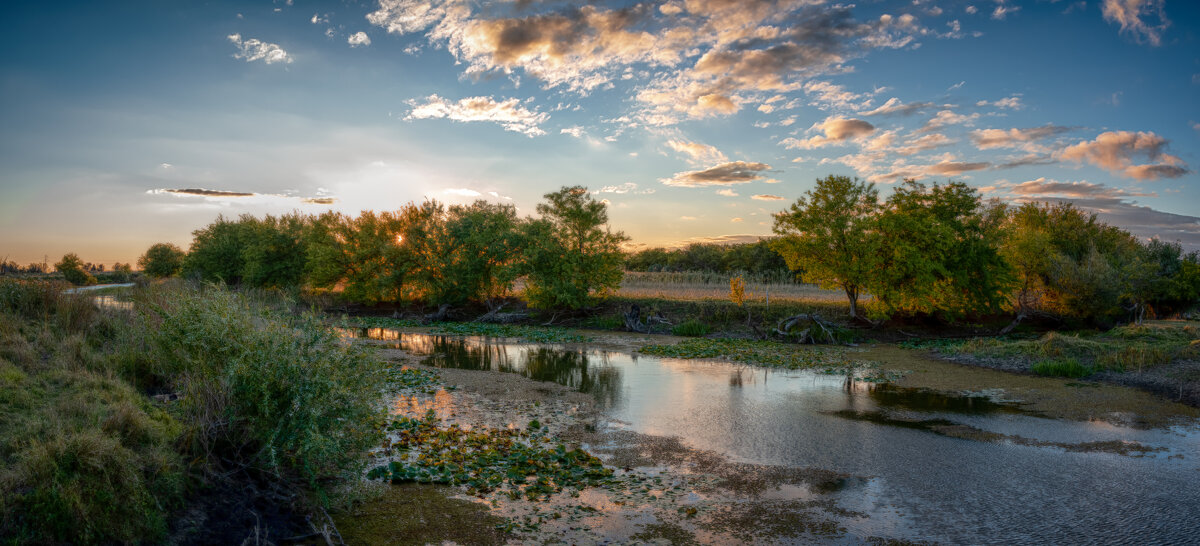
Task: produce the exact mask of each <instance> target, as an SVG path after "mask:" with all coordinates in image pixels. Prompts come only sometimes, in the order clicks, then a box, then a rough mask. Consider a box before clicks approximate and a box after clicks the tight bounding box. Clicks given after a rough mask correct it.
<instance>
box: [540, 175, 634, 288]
mask: <svg viewBox="0 0 1200 546" xmlns="http://www.w3.org/2000/svg"><path fill="white" fill-rule="evenodd" d="M544 198H545V199H546V201H548V202H547V203H540V204H538V207H537V210H538V213H539V214H541V215H542V218H541V219H538V220H531V221H529V222H526V223H525V225H524V226H523V227H524V230H523V233H524V237H525V241H526V246H525V248H524V253H523V254H524V255H523V259H524V262H523V272H524V273H525V274H526V281H525V299H526V300H528V301H529V304H530V305H531V306H533V307H536V308H542V309H547V308H562V307H565V308H569V309H579V308H581V307H584V306H585V305H587V304H588V303H589V302H590V301H592V299H593V298H603V297H605V296H607V295H608V294H609V293H610V292H611V291H612V290H615V289H616V288H617V287H618V286H620V284H621V276H622V268H621V266H622V262H623V255H622V253H621V250H620V244H621V243H623V242H625V241H627V240H628V237H626V236H625V234H624V233H621V232H616V233H613V232H612V231H611V230H609V229H606V228H602V227H601V226H604V225H605V224H606V223H607V222H608V212H607V206H606V205H605V204H604V203H602V202H600V201H596V200H594V199H592V196H591V194H589V193H588V192H587V189H586V188H584V187H583V186H569V187H568V186H564V187H563V188H562V189H560V190H559V191H557V192H553V193H547V194H546V195H545V196H544Z"/></svg>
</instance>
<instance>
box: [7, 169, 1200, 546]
mask: <svg viewBox="0 0 1200 546" xmlns="http://www.w3.org/2000/svg"><path fill="white" fill-rule="evenodd" d="M896 195H897V196H898V197H894V198H892V199H889V200H887V201H885V202H880V201H879V200H878V198H877V195H875V194H874V189H873V187H872V186H870V185H867V184H865V183H862V182H859V181H857V180H850V179H845V178H842V177H828V178H827V179H824V180H820V181H818V187H817V188H816V189H815V190H813V191H811V192H808V193H806V194H805V196H804V197H803V198H801V199H800V200H798V201H797V202H796V203H795V204H794V205H793V206H792V207H791V208H790V209H789V210H788V211H784V212H781V213H780V214H779V215H777V216H776V234H777V237H774V238H771V239H768V240H763V241H760V242H758V243H754V244H749V245H735V246H720V245H692V246H689V247H687V248H684V249H678V250H671V251H669V250H665V249H648V250H643V251H639V252H633V253H626V252H623V251H622V250H621V247H620V245H621V244H622V243H623V242H625V241H626V240H627V238H626V237H625V236H624V235H623V234H622V233H621V232H614V231H613V230H611V229H610V228H609V227H608V225H607V209H606V205H605V204H604V203H603V202H600V201H596V200H594V199H593V197H592V194H591V193H589V192H587V190H586V189H585V188H582V187H578V186H574V187H564V188H562V189H561V190H560V191H558V192H553V193H549V194H546V196H545V202H544V203H543V204H540V205H539V206H538V209H537V210H538V213H539V215H540V218H536V219H534V218H524V219H522V218H518V217H517V215H516V209H515V208H514V207H512V206H508V205H497V204H493V203H487V202H483V201H480V202H476V203H474V204H472V205H454V206H450V207H446V206H444V205H442V204H440V203H437V202H434V201H428V202H426V203H423V204H420V205H417V204H410V205H408V206H406V207H404V208H403V209H401V210H399V211H394V212H381V213H376V212H372V211H364V212H363V213H362V214H361V215H360V216H358V217H350V216H347V215H343V214H340V213H327V214H325V215H321V216H317V217H312V216H302V215H299V214H291V215H285V216H281V217H273V216H267V217H265V218H255V217H252V216H242V217H240V218H238V219H236V220H228V219H225V218H218V219H217V221H215V222H214V223H213V224H210V225H209V226H206V227H204V228H202V229H199V230H197V231H196V232H194V240H193V242H192V244H191V246H190V248H189V249H188V250H187V251H184V250H183V249H180V248H178V247H175V246H174V245H170V244H157V245H154V246H153V247H151V249H150V250H149V251H147V253H146V255H145V256H143V257H142V259H141V260H139V262H138V265H139V266H140V267H141V269H142V272H140V273H135V272H133V271H132V268H131V267H130V266H129V265H128V264H118V267H114V268H113V271H108V272H103V273H101V272H100V271H99V270H98V268H97V267H95V266H94V265H93V264H86V263H84V262H83V261H82V260H80V259H79V257H78V256H76V255H74V254H69V255H67V256H64V258H63V260H62V261H61V262H59V263H58V264H56V267H57V269H58V270H59V275H60V276H61V278H65V279H67V280H68V281H70V284H68V283H66V282H62V281H58V280H46V278H45V277H46V276H47V275H48V272H47V267H46V266H45V264H42V266H40V267H32V266H31V268H30V269H29V270H21V269H20V268H16V269H15V270H14V268H15V267H16V266H15V265H12V264H10V263H8V262H7V261H5V262H4V263H3V264H0V265H3V268H2V269H3V271H2V272H3V273H4V275H0V461H2V463H3V465H2V467H3V469H2V470H0V514H2V515H0V543H3V544H42V543H80V544H97V543H114V542H121V543H172V544H204V543H240V542H242V541H243V540H245V539H246V538H247V537H251V538H252V539H254V540H258V539H259V538H261V537H270V538H269V540H270V541H281V540H283V541H287V540H285V539H288V538H289V537H290V538H293V539H295V540H294V542H304V541H306V540H311V541H314V542H316V541H321V542H329V543H337V542H340V541H341V540H342V539H341V537H340V535H339V534H338V532H337V528H336V526H335V524H334V519H335V518H334V517H331V516H330V513H333V514H334V515H335V516H337V515H339V514H344V513H345V512H344V511H345V510H347V509H349V510H353V509H354V507H355V506H357V504H356V503H357V501H360V500H362V499H363V498H367V497H371V498H379V495H380V491H379V489H378V488H376V487H371V486H367V485H364V484H368V483H370V482H367V481H365V480H364V478H365V477H367V472H368V471H369V470H370V468H368V465H370V464H371V463H372V455H371V454H373V453H376V452H377V451H378V449H379V448H380V446H381V445H387V444H386V442H387V441H388V440H385V438H389V437H390V436H388V435H389V434H390V435H392V436H395V435H396V434H400V433H402V432H404V431H408V432H405V434H408V436H409V437H408V440H406V441H407V442H409V444H411V445H408V447H410V448H412V449H411V450H409V452H410V453H412V455H411V457H408V458H403V457H396V458H393V459H392V461H391V462H394V463H395V465H392V464H391V463H388V464H387V465H386V466H384V467H383V468H382V469H379V467H378V466H376V467H374V468H376V470H375V471H374V477H376V478H386V479H388V480H391V481H400V482H405V483H407V482H408V481H414V480H415V481H418V482H420V481H422V480H423V479H424V478H428V480H425V481H430V482H438V483H443V482H444V483H450V484H456V483H457V484H472V486H473V487H475V488H476V490H480V489H481V486H482V488H483V489H487V490H496V488H497V487H499V486H498V484H496V483H494V482H496V480H497V479H501V478H502V479H501V481H502V482H503V481H504V480H507V479H509V478H511V477H509V476H507V475H505V476H503V477H501V476H499V475H497V474H493V473H489V472H491V471H490V470H489V471H484V469H482V468H476V467H474V466H471V463H470V461H469V460H468V459H470V458H471V457H474V456H475V453H476V450H475V448H474V447H472V446H474V445H477V444H478V445H483V444H489V445H490V444H497V445H502V446H503V447H504V449H507V450H509V451H513V452H515V453H521V454H524V455H527V456H528V457H529V458H530V460H534V459H536V460H537V462H541V463H542V464H543V466H549V467H553V468H555V469H556V471H555V472H556V474H555V475H554V476H549V477H547V480H549V481H547V482H545V483H543V482H538V481H535V482H533V483H534V484H535V485H536V487H535V488H534V489H533V497H538V496H539V495H541V494H543V493H547V492H550V491H555V490H557V489H558V485H561V484H579V485H580V486H581V487H582V486H586V485H587V484H589V483H592V481H591V480H593V479H594V480H601V479H602V478H605V476H602V475H603V474H604V473H605V472H604V470H605V469H604V468H603V467H602V465H600V466H597V464H598V463H597V462H596V460H595V459H594V458H593V457H592V456H591V455H590V454H587V453H585V452H583V451H578V450H577V449H574V448H568V447H567V445H566V444H565V443H564V444H563V445H562V446H561V449H560V446H558V445H557V443H555V442H557V440H556V439H551V438H550V437H549V436H543V435H542V432H541V431H542V423H537V422H530V423H529V424H528V425H527V426H523V427H521V428H522V429H523V430H524V431H525V432H523V433H508V432H503V431H501V430H500V429H499V428H498V429H496V430H495V431H492V432H489V433H486V434H484V433H483V432H480V433H477V434H467V433H466V432H464V431H459V430H454V429H452V428H450V427H451V426H452V425H447V426H443V424H442V423H440V422H437V421H436V420H434V419H432V418H430V419H428V420H420V419H424V415H407V416H403V417H397V416H389V415H388V410H389V408H387V407H386V406H385V404H384V402H383V400H385V397H386V395H387V394H388V393H394V392H397V391H398V390H404V389H410V390H411V389H418V390H420V389H428V388H431V387H430V385H432V384H435V383H436V381H434V380H433V379H430V377H427V376H426V375H424V374H425V373H426V372H414V371H406V370H405V369H396V366H395V362H386V361H385V360H384V358H382V356H381V355H382V354H383V353H384V352H386V350H384V349H381V348H380V347H378V346H373V345H372V344H370V343H364V342H358V341H356V340H353V339H351V338H352V337H353V336H348V335H345V334H346V332H345V331H344V330H339V328H342V329H344V328H358V329H362V328H368V329H369V328H396V329H400V330H403V331H421V332H426V333H434V334H441V335H453V336H489V337H504V338H510V339H514V340H521V341H523V342H527V343H539V344H577V343H608V342H614V340H615V342H616V343H618V344H620V345H621V347H622V350H629V351H638V350H640V351H642V352H644V353H646V354H655V355H661V356H666V357H672V358H712V359H722V360H731V361H737V362H744V363H748V364H753V365H759V366H766V367H776V368H784V369H814V370H817V371H825V372H827V373H840V374H855V377H856V378H859V379H860V380H865V381H872V382H895V383H897V384H901V385H907V386H911V387H916V388H926V389H931V390H936V391H945V392H957V393H960V394H961V393H962V392H972V393H974V392H990V391H991V390H996V389H1000V390H1004V389H1010V390H1011V392H1010V393H1009V394H1010V395H1012V396H1015V397H1017V398H1019V399H1021V401H1023V403H1027V404H1029V405H1030V406H1031V407H1033V408H1035V409H1036V410H1037V411H1043V412H1045V413H1046V414H1047V415H1052V416H1055V417H1058V418H1070V419H1091V418H1096V416H1097V415H1108V414H1110V413H1114V414H1115V413H1122V412H1123V413H1130V412H1133V413H1136V412H1138V411H1140V410H1139V409H1138V408H1149V407H1151V406H1153V408H1156V409H1152V410H1146V411H1147V412H1149V413H1153V414H1154V415H1149V416H1147V417H1146V418H1145V419H1144V420H1142V421H1141V424H1142V425H1144V426H1165V425H1166V424H1168V423H1169V421H1170V419H1169V417H1170V415H1172V413H1173V412H1174V413H1181V414H1184V415H1194V411H1193V410H1194V408H1195V407H1200V328H1198V325H1197V323H1196V322H1194V321H1189V320H1186V319H1187V318H1188V317H1195V312H1194V311H1193V309H1194V306H1195V305H1196V304H1197V300H1200V256H1198V255H1197V253H1195V252H1193V253H1184V252H1183V251H1182V249H1181V248H1180V247H1179V245H1178V244H1174V243H1164V242H1161V241H1157V240H1152V241H1148V242H1147V241H1139V240H1137V239H1135V238H1133V237H1132V236H1130V235H1129V234H1128V233H1127V232H1124V231H1122V230H1120V229H1117V228H1115V227H1112V226H1108V225H1105V224H1103V223H1100V222H1097V221H1096V218H1095V217H1094V216H1089V215H1087V214H1084V213H1082V212H1080V211H1078V210H1076V209H1073V208H1072V207H1070V206H1060V205H1055V206H1051V205H1039V204H1029V205H1023V206H1021V207H1019V208H1017V209H1010V208H1007V207H1004V206H1002V205H999V204H996V203H990V204H988V203H982V202H981V201H980V199H979V197H978V195H976V194H975V193H974V191H973V190H970V189H969V188H967V187H966V186H963V185H961V184H956V183H950V184H947V185H943V186H939V185H934V186H932V187H929V186H924V185H922V184H918V183H916V182H909V183H906V184H905V185H904V187H903V188H902V190H901V191H898V192H897V194H896ZM872 196H874V197H872ZM814 218H818V219H822V221H821V222H815V220H814ZM831 240H846V241H852V242H853V244H849V245H843V246H837V245H835V246H837V248H836V252H834V251H831V250H830V248H832V247H830V241H831ZM888 241H892V242H897V241H899V242H903V243H904V244H899V243H896V244H895V245H894V246H888V244H886V243H887V242H888ZM688 268H690V269H691V271H686V270H685V269H688ZM102 281H103V282H121V283H125V282H133V283H134V286H131V287H120V288H109V289H104V290H101V291H99V292H101V293H103V295H102V296H101V295H98V294H97V292H96V291H92V292H88V293H77V294H69V293H65V292H66V290H67V289H68V288H69V287H70V286H71V285H75V286H92V285H96V283H98V282H102ZM94 298H108V300H106V301H116V300H119V302H120V304H114V305H97V303H100V300H99V299H94ZM1156 315H1157V316H1160V317H1166V316H1170V317H1180V320H1162V319H1156V318H1155V316H1156ZM614 332H621V334H614ZM651 334H655V336H652V335H651ZM657 334H663V335H664V336H669V337H657V336H656V335H657ZM801 344H805V345H818V344H819V345H820V346H817V347H801V346H800V345H801ZM955 363H957V364H955ZM964 365H965V366H964ZM1102 383H1106V384H1112V385H1125V386H1133V387H1137V388H1139V389H1142V390H1145V391H1149V392H1152V393H1155V395H1156V396H1157V397H1158V398H1153V397H1148V396H1145V395H1144V393H1141V392H1138V391H1132V390H1129V389H1125V388H1121V387H1113V386H1109V385H1101V386H1096V385H1099V384H1102ZM1051 385H1052V386H1053V388H1049V389H1046V388H1043V387H1047V386H1051ZM1039 389H1040V390H1039ZM1047 392H1049V393H1052V394H1046V393H1047ZM1131 393H1132V394H1131ZM1172 400H1178V401H1181V402H1184V403H1186V404H1190V406H1191V408H1184V409H1183V410H1180V409H1179V408H1182V407H1183V406H1179V405H1178V404H1174V405H1172V404H1171V403H1170V402H1169V401H1172ZM1106 407H1107V409H1106ZM854 417H855V418H863V419H866V418H868V417H871V416H864V415H856V416H854ZM1101 418H1103V417H1101ZM405 419H407V420H405ZM414 419H418V420H415V421H414ZM535 424H536V425H538V426H534V425H535ZM926 424H927V425H929V426H934V425H937V426H940V425H938V424H937V423H933V424H929V423H926ZM533 431H538V432H533ZM510 435H512V436H511V437H510ZM485 436H486V437H485ZM435 437H436V438H441V439H442V440H446V439H447V438H452V439H453V440H454V442H452V443H447V444H444V445H432V444H430V443H429V441H432V440H430V438H435ZM392 439H393V440H394V439H395V438H392ZM543 439H545V440H546V443H547V445H549V447H548V448H545V449H543V448H542V447H538V446H541V443H542V440H543ZM442 440H438V441H442ZM535 440H536V442H538V443H537V445H536V446H535V444H534V442H535ZM1001 440H1002V439H1001ZM1001 440H997V441H1001ZM1005 441H1007V440H1005ZM535 447H536V449H535ZM426 448H429V449H430V450H432V451H427V452H426V451H422V450H424V449H426ZM435 448H436V449H435ZM420 454H424V459H422V458H421V455H420ZM535 456H536V457H535ZM412 457H416V458H415V459H414V458H412ZM431 457H438V459H435V460H434V462H431V461H430V458H431ZM446 457H449V458H461V459H463V460H461V461H459V460H455V461H452V462H453V464H450V463H448V462H443V461H441V459H440V458H446ZM523 464H524V463H522V462H521V461H515V462H514V466H513V468H517V469H518V471H517V473H518V474H519V473H520V472H523V471H524V470H528V469H527V468H525V466H522V465H523ZM529 464H533V463H529ZM580 465H584V466H587V469H584V470H585V472H584V473H583V474H577V473H576V471H577V470H580V469H579V468H577V467H578V466H580ZM535 466H536V465H535ZM522 469H524V470H522ZM410 478H411V479H410ZM585 478H586V479H585ZM514 480H515V478H514ZM505 483H508V482H505ZM521 483H523V482H520V480H515V481H513V482H512V483H511V484H510V485H511V486H512V487H515V488H516V489H514V490H519V493H520V495H527V494H529V489H528V488H525V489H522V487H525V486H523V485H521ZM505 487H508V486H505ZM118 501H119V502H118ZM389 502H393V504H396V505H398V506H399V505H403V504H404V503H403V502H400V501H399V500H397V499H395V498H392V499H390V501H389ZM447 509H448V510H455V511H457V512H456V513H462V514H464V517H469V518H470V519H472V521H477V522H495V520H494V519H489V518H490V516H484V515H481V513H480V511H472V510H470V509H468V508H464V506H462V505H454V506H451V505H449V504H448V505H447ZM338 517H341V516H338ZM539 517H540V516H539ZM511 523H512V521H508V522H507V523H504V522H500V523H489V524H495V525H500V526H501V527H498V528H497V529H499V531H496V530H493V531H489V532H488V533H484V534H482V535H474V536H486V537H487V541H489V542H494V541H503V540H505V539H506V538H509V537H510V536H511V535H510V534H509V533H510V532H511V531H513V530H514V528H513V527H511ZM505 525H509V526H508V527H505Z"/></svg>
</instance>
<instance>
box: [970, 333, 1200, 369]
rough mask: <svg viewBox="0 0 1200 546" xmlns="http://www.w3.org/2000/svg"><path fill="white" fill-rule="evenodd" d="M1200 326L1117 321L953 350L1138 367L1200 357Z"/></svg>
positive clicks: (984, 341)
mask: <svg viewBox="0 0 1200 546" xmlns="http://www.w3.org/2000/svg"><path fill="white" fill-rule="evenodd" d="M1198 339H1200V329H1197V328H1196V327H1195V326H1191V325H1183V326H1179V325H1171V324H1159V325H1142V326H1119V327H1117V328H1113V329H1111V330H1109V331H1107V332H1101V333H1075V334H1063V333H1059V332H1049V333H1047V334H1044V335H1043V336H1041V337H1040V338H1037V339H1027V340H1006V339H992V338H981V339H975V340H971V341H968V342H966V343H964V344H962V345H961V346H960V348H958V349H956V350H958V351H962V352H969V353H974V354H978V355H983V356H999V357H1022V358H1030V359H1039V360H1042V361H1046V362H1059V361H1067V360H1070V361H1074V362H1077V363H1079V364H1080V365H1082V366H1085V367H1088V368H1091V369H1094V370H1095V371H1103V370H1113V371H1142V370H1145V369H1147V368H1152V367H1155V366H1161V365H1163V364H1167V363H1169V362H1171V361H1172V360H1175V359H1177V358H1195V357H1197V356H1200V351H1198V350H1197V345H1196V341H1197V340H1198Z"/></svg>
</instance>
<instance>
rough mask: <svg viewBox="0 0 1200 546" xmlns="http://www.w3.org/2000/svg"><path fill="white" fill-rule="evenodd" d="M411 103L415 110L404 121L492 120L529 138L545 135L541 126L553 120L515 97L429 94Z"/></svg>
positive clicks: (409, 102) (505, 128) (507, 129)
mask: <svg viewBox="0 0 1200 546" xmlns="http://www.w3.org/2000/svg"><path fill="white" fill-rule="evenodd" d="M408 104H409V105H410V106H412V111H410V112H409V113H408V116H407V117H406V118H405V119H408V120H413V119H431V118H446V119H451V120H454V121H462V122H470V121H489V122H493V123H498V124H500V125H501V126H503V127H504V130H506V131H513V132H516V133H521V134H523V135H526V136H530V137H534V136H539V135H544V134H546V132H545V131H543V130H542V129H541V127H539V125H541V124H542V123H545V121H546V120H548V119H550V115H549V114H546V113H544V112H536V111H532V110H529V109H527V108H525V107H524V106H521V101H520V100H518V99H515V98H512V99H507V100H503V101H497V100H495V99H493V98H492V97H467V98H465V99H460V100H458V101H451V100H448V99H444V98H442V97H439V96H437V95H429V96H428V97H426V98H425V99H424V102H421V101H417V100H415V99H414V100H410V101H408Z"/></svg>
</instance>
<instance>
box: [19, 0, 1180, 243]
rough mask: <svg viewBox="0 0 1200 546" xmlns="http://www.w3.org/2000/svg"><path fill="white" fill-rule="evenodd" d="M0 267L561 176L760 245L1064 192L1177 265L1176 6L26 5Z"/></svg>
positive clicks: (692, 230) (671, 0)
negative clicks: (934, 210)
mask: <svg viewBox="0 0 1200 546" xmlns="http://www.w3.org/2000/svg"><path fill="white" fill-rule="evenodd" d="M5 12H6V15H7V17H8V20H9V21H10V24H9V28H8V29H7V30H6V32H5V33H3V34H2V35H0V52H2V53H0V258H6V259H9V260H14V261H17V262H19V263H29V262H40V261H42V259H43V257H44V256H48V257H49V261H50V263H53V262H54V261H56V260H57V259H58V258H59V257H61V256H62V255H63V254H64V253H67V252H75V253H77V254H79V255H80V257H81V258H83V259H84V260H85V261H89V262H95V263H104V264H111V263H112V262H116V261H121V262H131V261H135V260H136V259H137V257H138V256H139V255H141V254H142V253H143V252H144V251H145V250H146V249H147V248H148V247H149V246H150V245H151V244H154V243H157V242H170V243H175V244H178V245H180V246H181V247H183V248H185V249H186V248H187V246H188V244H190V241H191V233H192V231H193V230H196V229H198V228H201V227H203V226H205V225H207V224H209V223H210V222H212V221H213V220H214V219H216V218H217V216H218V215H224V216H226V217H236V216H238V215H241V214H253V215H260V216H261V215H263V214H282V213H287V212H291V211H300V212H303V213H314V214H315V213H320V212H323V211H326V210H338V211H343V212H346V213H349V214H352V215H353V214H357V213H358V212H359V211H362V210H368V209H370V210H394V209H397V208H399V207H401V206H403V205H404V204H406V203H409V202H421V201H423V200H425V199H436V200H438V201H441V202H444V203H448V204H454V203H469V202H471V201H474V200H476V199H485V200H489V201H493V202H500V203H511V204H513V205H515V206H516V207H517V209H518V211H519V213H520V214H522V215H533V214H535V206H536V204H537V203H538V202H540V201H541V200H542V195H543V194H545V193H548V192H551V191H555V190H557V189H558V188H560V187H561V186H564V185H583V186H586V187H588V188H589V189H590V190H591V191H592V192H594V194H595V198H596V199H604V200H607V202H608V204H609V218H610V224H611V226H612V227H613V228H614V229H617V230H622V231H624V232H625V233H626V234H627V235H629V236H630V237H631V238H632V244H633V245H634V246H635V247H645V246H673V245H680V244H686V243H689V242H695V241H718V242H726V241H728V242H736V241H749V240H755V239H756V238H757V237H760V236H765V235H769V234H770V233H771V226H772V220H773V219H772V214H773V213H775V212H777V211H780V210H782V209H784V208H785V207H786V206H788V205H789V204H790V203H792V202H794V201H795V199H796V198H798V197H800V196H801V195H802V194H803V193H804V192H805V191H806V190H809V189H811V188H812V187H814V185H815V183H816V180H817V179H819V178H823V177H825V176H828V175H847V176H857V177H860V178H862V179H864V180H867V181H870V182H873V183H875V184H876V185H877V187H878V188H879V190H880V193H881V195H883V196H884V197H886V196H887V195H888V194H890V193H891V191H892V188H894V187H895V186H896V184H897V183H899V182H902V181H903V180H905V179H908V178H914V179H918V180H920V181H922V182H924V183H935V182H936V183H944V182H947V181H961V182H965V183H967V184H969V185H971V186H972V187H974V188H976V189H977V190H978V191H979V192H980V193H981V195H982V196H983V197H984V198H989V199H990V198H998V199H1002V200H1005V201H1008V202H1014V203H1020V202H1027V201H1058V200H1069V201H1072V202H1074V203H1075V204H1076V205H1077V206H1079V207H1083V208H1085V209H1088V210H1091V211H1094V212H1096V213H1098V214H1099V216H1100V218H1101V219H1102V220H1104V221H1106V222H1109V223H1112V224H1115V225H1119V226H1121V227H1124V228H1126V229H1128V230H1130V231H1131V232H1132V233H1134V234H1136V235H1138V236H1139V237H1147V238H1148V237H1155V236H1157V237H1160V238H1162V239H1165V240H1172V241H1174V240H1178V241H1180V242H1181V243H1182V244H1183V245H1184V246H1185V247H1186V248H1189V249H1198V248H1200V184H1198V182H1200V175H1198V174H1197V172H1196V169H1197V168H1198V167H1200V156H1198V152H1200V2H1195V1H1194V0H1083V1H1071V0H1059V1H1051V0H1029V1H1018V0H968V1H960V0H906V1H902V2H891V1H870V0H866V1H862V2H858V3H835V2H829V1H822V0H779V1H766V0H666V1H649V2H642V3H638V2H629V1H623V2H621V1H618V2H588V3H586V4H585V3H580V2H560V1H553V0H541V1H539V0H506V1H503V0H502V1H495V2H487V1H479V0H471V1H466V0H375V1H340V2H307V1H305V0H275V1H272V0H258V1H253V2H251V1H236V2H222V1H209V2H161V1H154V0H147V1H144V2H122V1H116V0H114V1H112V2H74V3H68V4H67V5H64V4H62V3H47V2H25V3H21V4H15V5H10V6H7V7H6V10H5Z"/></svg>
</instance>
